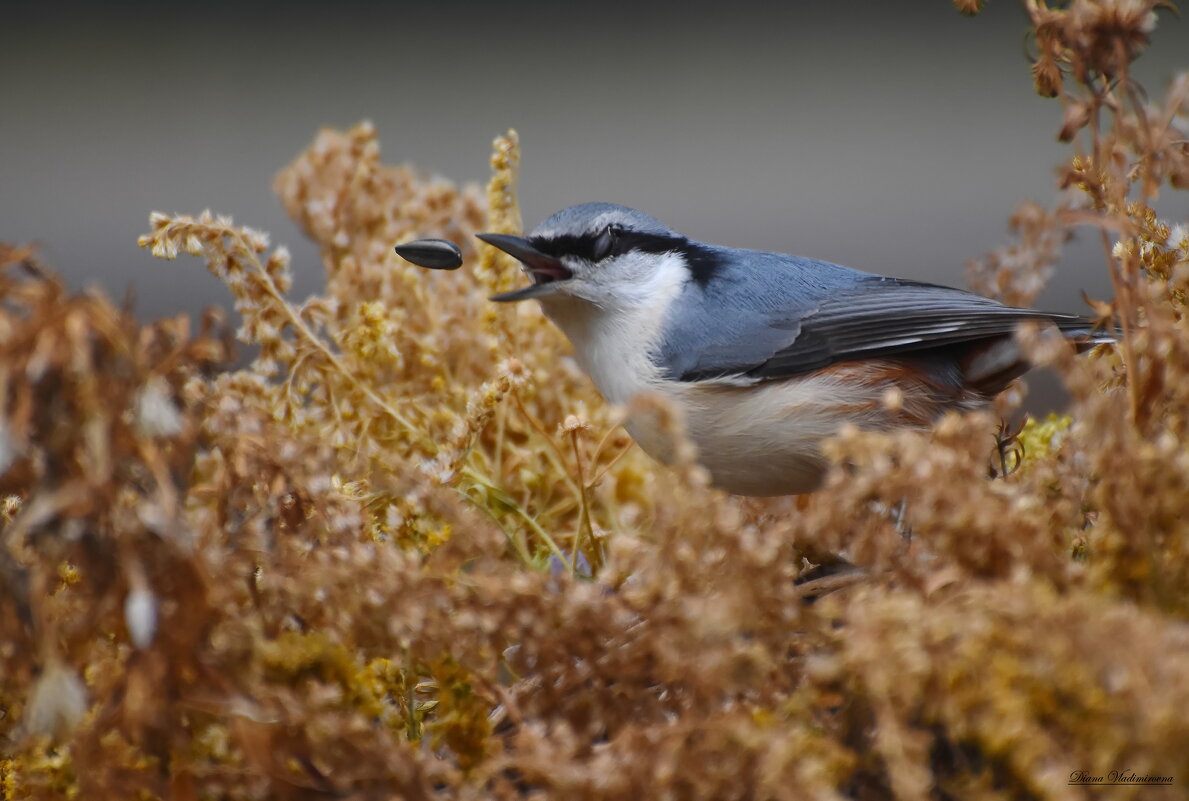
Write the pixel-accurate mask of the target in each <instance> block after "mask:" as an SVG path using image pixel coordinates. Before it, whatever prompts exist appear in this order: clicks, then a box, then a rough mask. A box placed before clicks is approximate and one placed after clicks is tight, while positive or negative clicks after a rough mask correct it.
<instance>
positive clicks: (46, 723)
mask: <svg viewBox="0 0 1189 801" xmlns="http://www.w3.org/2000/svg"><path fill="white" fill-rule="evenodd" d="M86 711H87V688H86V687H85V686H84V685H83V682H82V679H80V678H79V677H78V673H76V672H75V671H74V669H73V668H71V667H69V666H67V665H63V664H62V663H61V662H59V661H58V660H57V659H51V660H50V663H49V664H48V665H46V668H45V671H44V672H43V673H42V674H41V677H40V678H39V679H38V680H37V683H36V684H35V685H34V686H33V692H32V693H31V694H30V697H29V708H28V710H27V711H26V712H25V728H26V730H27V731H28V732H29V734H49V735H53V736H56V737H61V736H63V735H65V734H66V733H68V732H69V731H70V730H71V729H73V728H74V727H75V725H76V724H77V723H78V722H79V720H80V719H81V718H82V716H83V713H84V712H86Z"/></svg>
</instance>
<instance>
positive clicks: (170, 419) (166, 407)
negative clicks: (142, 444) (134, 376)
mask: <svg viewBox="0 0 1189 801" xmlns="http://www.w3.org/2000/svg"><path fill="white" fill-rule="evenodd" d="M136 427H137V429H138V430H139V431H140V432H141V433H142V434H144V435H145V436H147V437H172V436H176V435H177V434H179V433H180V432H181V430H182V413H181V412H179V411H178V407H177V405H176V404H174V402H173V398H171V397H170V396H169V385H168V384H166V383H165V379H164V378H161V377H160V376H154V377H152V378H150V379H149V380H148V381H147V382H145V385H144V386H143V387H142V388H141V390H140V393H139V394H138V395H137V397H136Z"/></svg>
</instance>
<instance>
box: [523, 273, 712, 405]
mask: <svg viewBox="0 0 1189 801" xmlns="http://www.w3.org/2000/svg"><path fill="white" fill-rule="evenodd" d="M640 257H641V258H647V259H649V261H650V263H651V264H650V268H649V270H648V273H647V275H646V277H644V278H643V280H637V281H630V282H629V281H616V282H614V283H613V284H612V283H611V282H608V283H607V284H606V285H600V284H599V283H598V282H597V280H595V281H592V282H591V288H592V290H593V292H592V294H598V295H601V297H600V299H599V301H598V302H595V301H591V300H585V299H581V298H577V297H573V296H571V295H561V294H559V295H552V296H550V297H547V298H542V299H541V308H542V309H543V310H544V311H545V315H546V316H547V317H548V318H549V319H550V320H552V321H553V322H554V324H556V325H557V327H558V328H560V329H561V330H562V332H563V333H564V334H565V335H566V337H567V338H568V339H569V340H570V342H571V343H572V344H573V345H574V355H575V357H576V358H577V360H578V364H579V365H580V366H581V367H582V369H583V370H584V371H585V372H586V374H587V375H589V376H590V377H591V379H592V380H593V381H594V383H595V386H596V387H597V388H598V390H599V392H600V393H602V395H603V397H604V398H606V399H607V401H608V402H609V403H614V404H625V403H627V402H628V401H630V400H631V399H632V398H633V397H634V396H635V395H638V394H640V393H642V392H648V391H654V390H656V389H658V387H659V383H660V369H659V368H658V367H657V366H656V365H655V364H654V363H653V361H652V358H651V353H650V350H651V347H652V346H653V345H654V344H655V343H657V342H659V340H660V334H661V325H662V323H663V321H664V317H665V312H666V311H667V310H668V308H669V305H670V304H671V303H672V302H673V301H674V300H675V299H676V297H677V295H678V294H679V293H680V292H681V288H682V286H684V284H685V283H686V281H688V280H689V270H688V269H687V268H686V266H685V261H684V259H683V258H682V257H681V256H680V255H678V254H676V253H669V254H659V255H658V254H640Z"/></svg>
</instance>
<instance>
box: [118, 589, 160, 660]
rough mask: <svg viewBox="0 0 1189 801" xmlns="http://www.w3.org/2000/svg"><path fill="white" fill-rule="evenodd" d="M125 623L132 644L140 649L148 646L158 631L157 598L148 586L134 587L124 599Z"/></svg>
mask: <svg viewBox="0 0 1189 801" xmlns="http://www.w3.org/2000/svg"><path fill="white" fill-rule="evenodd" d="M124 623H125V624H126V625H127V626H128V634H129V635H130V636H131V637H132V644H133V645H135V646H136V647H137V648H139V649H140V650H142V651H143V650H144V649H146V648H148V647H149V646H150V645H151V644H152V642H153V636H154V635H155V634H156V633H157V598H156V596H155V595H153V591H152V590H150V589H149V588H148V587H133V588H132V589H131V590H129V591H128V597H127V598H125V599H124Z"/></svg>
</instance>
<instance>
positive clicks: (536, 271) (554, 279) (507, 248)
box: [475, 234, 574, 303]
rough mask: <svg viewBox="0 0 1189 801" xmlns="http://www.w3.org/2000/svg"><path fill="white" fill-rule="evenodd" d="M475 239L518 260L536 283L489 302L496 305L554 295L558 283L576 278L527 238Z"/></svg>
mask: <svg viewBox="0 0 1189 801" xmlns="http://www.w3.org/2000/svg"><path fill="white" fill-rule="evenodd" d="M475 236H476V237H478V238H479V239H481V240H483V241H484V242H486V243H487V244H489V245H491V246H492V247H495V248H499V249H500V250H502V251H504V252H505V253H507V254H508V255H509V256H511V257H512V258H514V259H516V260H517V261H518V262H520V263H521V264H522V265H524V271H525V272H526V273H528V275H529V277H530V278H532V279H533V282H532V283H531V284H529V285H528V286H526V287H522V288H520V289H513V290H512V291H511V292H502V293H500V294H499V295H492V296H491V298H490V300H494V301H496V302H497V303H510V302H512V301H516V300H528V299H529V298H542V297H545V296H546V295H552V294H554V293H556V292H557V290H558V289H559V287H558V282H560V281H566V280H568V279H570V278H573V277H574V274H573V273H571V272H570V271H569V269H568V268H567V267H566V266H565V265H564V264H562V263H561V262H560V261H558V260H557V259H555V258H553V257H552V256H550V255H548V254H545V253H542V252H541V251H539V250H537V249H536V248H535V247H533V245H532V243H531V242H529V241H528V240H527V239H525V238H524V237H520V236H509V235H508V234H475Z"/></svg>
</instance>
